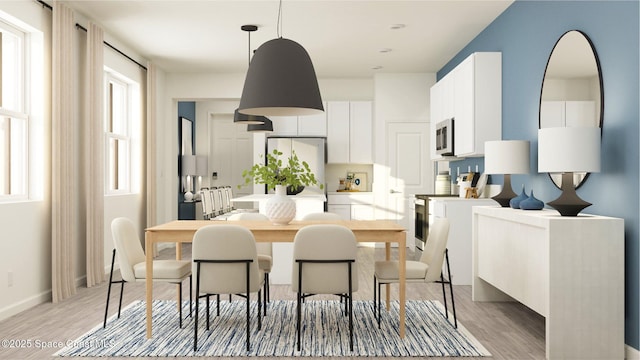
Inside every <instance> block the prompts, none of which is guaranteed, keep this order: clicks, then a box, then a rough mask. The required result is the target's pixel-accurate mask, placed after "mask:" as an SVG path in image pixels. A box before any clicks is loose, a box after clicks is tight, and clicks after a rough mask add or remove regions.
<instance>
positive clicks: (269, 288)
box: [264, 273, 271, 314]
mask: <svg viewBox="0 0 640 360" xmlns="http://www.w3.org/2000/svg"><path fill="white" fill-rule="evenodd" d="M264 283H265V284H266V285H267V287H266V289H267V291H266V294H267V302H270V301H271V283H270V281H269V273H265V274H264ZM265 311H266V308H265ZM265 314H266V312H265Z"/></svg>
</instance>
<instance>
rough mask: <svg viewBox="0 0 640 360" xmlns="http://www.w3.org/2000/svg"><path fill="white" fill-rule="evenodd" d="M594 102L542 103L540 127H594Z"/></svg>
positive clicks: (595, 119) (596, 121)
mask: <svg viewBox="0 0 640 360" xmlns="http://www.w3.org/2000/svg"><path fill="white" fill-rule="evenodd" d="M598 120H599V119H597V118H596V103H595V101H591V100H586V101H543V102H542V103H541V104H540V127H541V128H548V127H565V126H566V127H581V126H588V127H595V126H599V124H598Z"/></svg>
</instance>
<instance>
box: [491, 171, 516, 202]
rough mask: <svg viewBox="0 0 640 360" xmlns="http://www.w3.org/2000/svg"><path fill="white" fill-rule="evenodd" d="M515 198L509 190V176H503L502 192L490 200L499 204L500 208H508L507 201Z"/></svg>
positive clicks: (511, 190) (514, 194)
mask: <svg viewBox="0 0 640 360" xmlns="http://www.w3.org/2000/svg"><path fill="white" fill-rule="evenodd" d="M516 196H518V195H517V194H516V193H514V192H513V189H511V175H510V174H505V175H504V185H502V191H500V193H499V194H498V195H496V196H494V197H492V198H491V199H493V200H495V201H497V202H498V204H500V206H502V207H509V201H511V199H513V198H514V197H516Z"/></svg>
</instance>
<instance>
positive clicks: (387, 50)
mask: <svg viewBox="0 0 640 360" xmlns="http://www.w3.org/2000/svg"><path fill="white" fill-rule="evenodd" d="M379 51H380V52H381V53H383V54H384V53H388V52H391V51H393V49H389V48H382V49H380V50H379Z"/></svg>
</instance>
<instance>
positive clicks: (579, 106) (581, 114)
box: [538, 30, 604, 188]
mask: <svg viewBox="0 0 640 360" xmlns="http://www.w3.org/2000/svg"><path fill="white" fill-rule="evenodd" d="M603 107H604V95H603V91H602V73H601V71H600V62H599V60H598V55H597V53H596V50H595V48H594V47H593V43H591V40H590V39H589V38H588V37H587V35H585V34H584V33H583V32H581V31H578V30H571V31H568V32H566V33H564V34H563V35H562V36H561V37H560V39H559V40H558V41H557V42H556V44H555V46H554V47H553V50H552V51H551V55H549V60H548V61H547V67H546V69H545V72H544V78H543V80H542V90H541V93H540V112H539V114H540V118H539V123H538V126H539V127H540V128H541V129H542V128H548V127H580V126H594V127H600V128H601V127H602V113H603ZM588 175H589V174H588V173H575V174H574V177H573V185H574V186H575V187H576V188H578V187H580V185H582V184H583V183H584V181H585V180H586V179H587V177H588ZM549 176H550V177H551V180H552V181H553V183H554V184H555V185H556V186H557V187H558V188H560V186H561V184H562V174H549Z"/></svg>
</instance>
